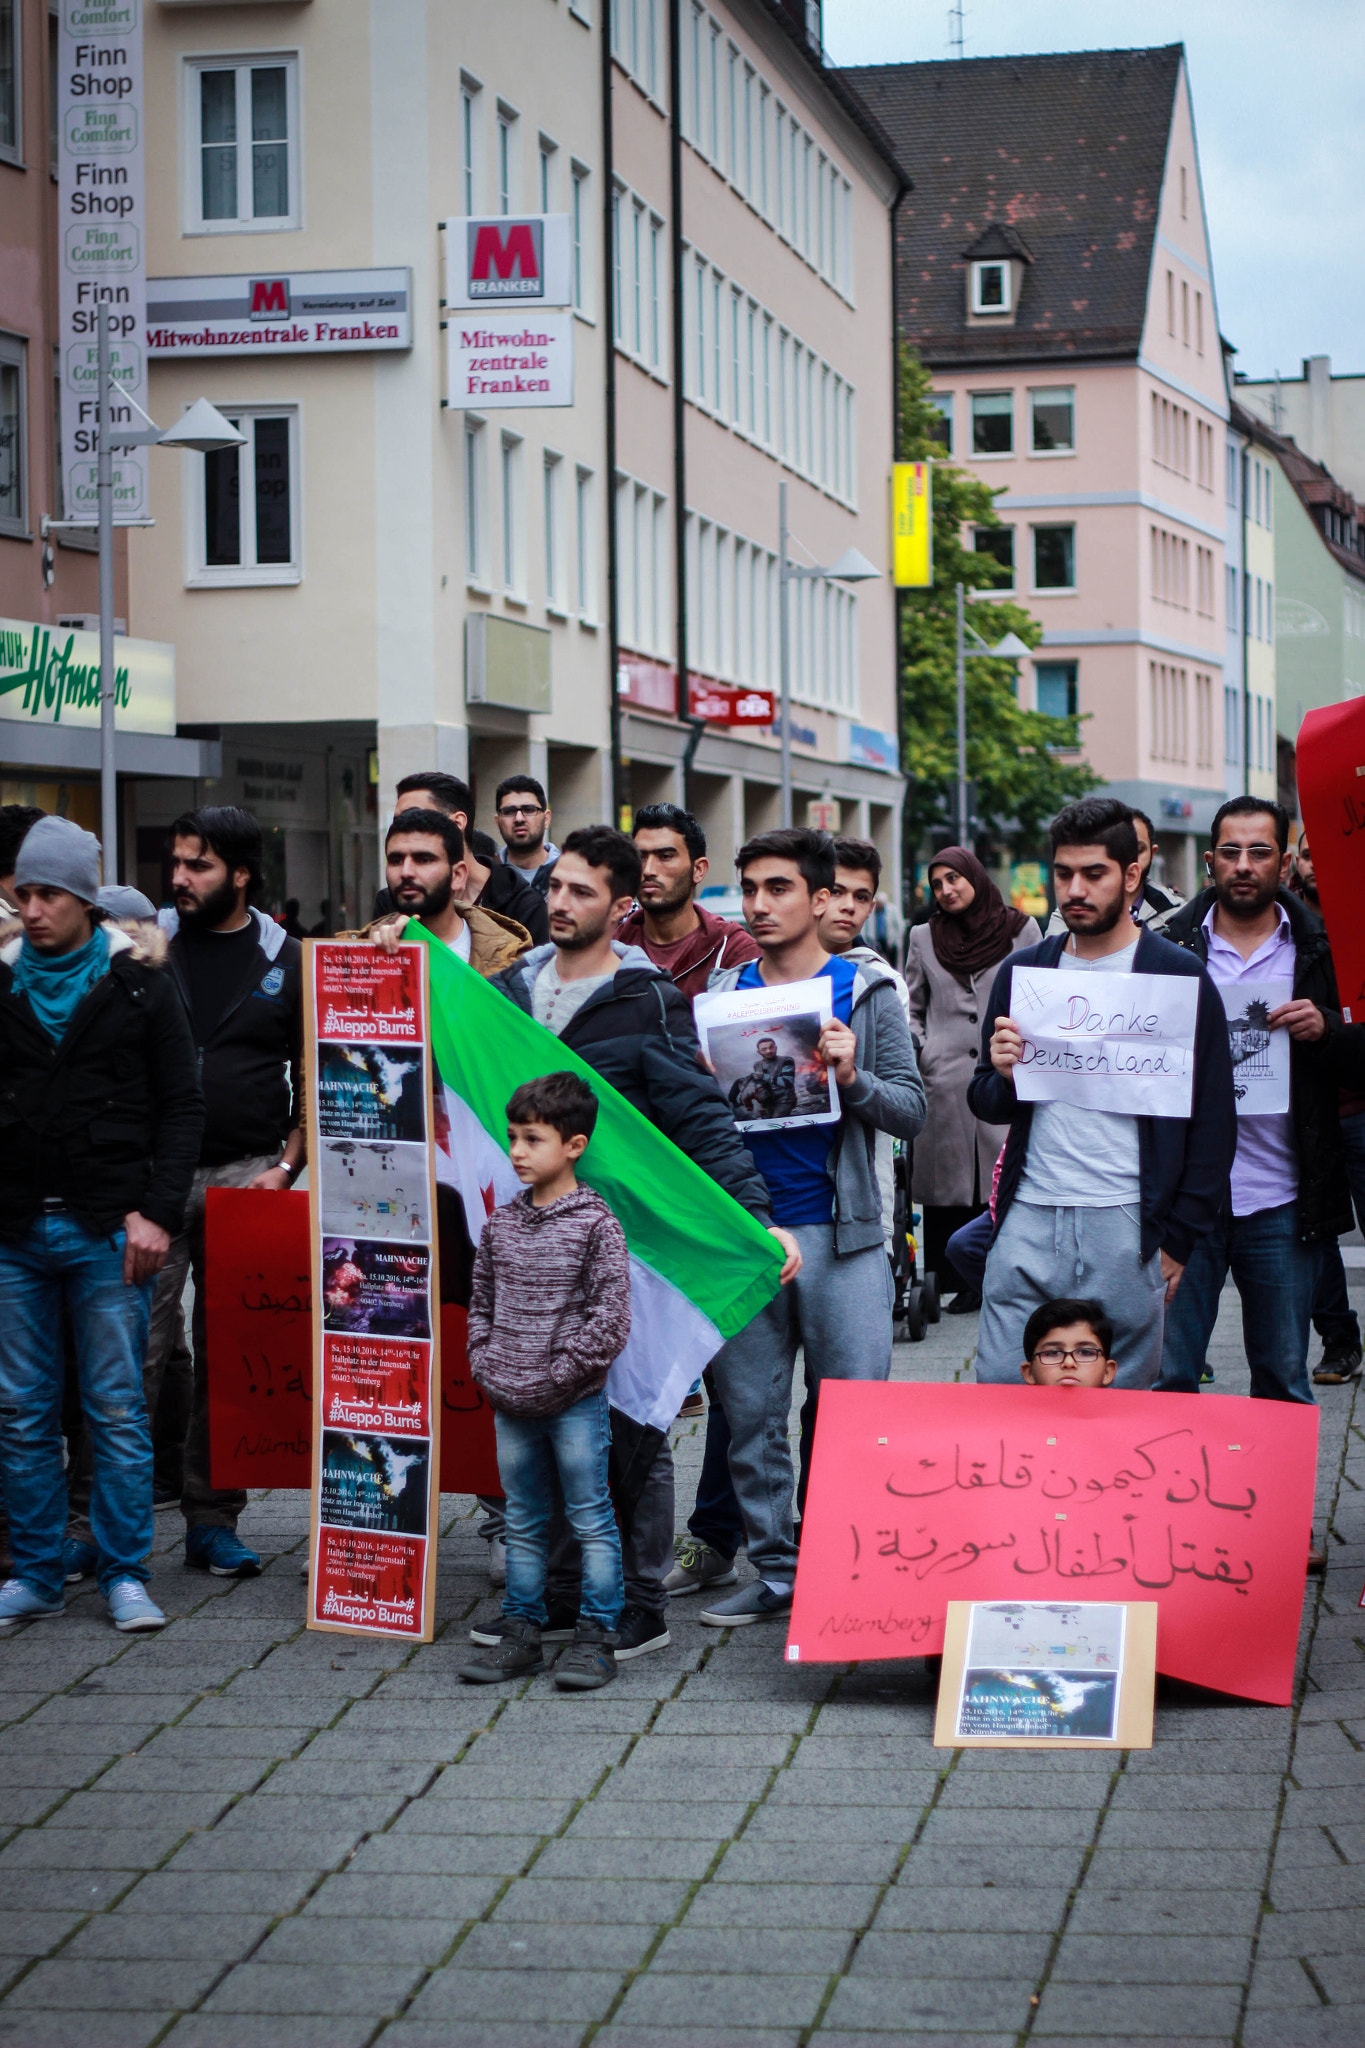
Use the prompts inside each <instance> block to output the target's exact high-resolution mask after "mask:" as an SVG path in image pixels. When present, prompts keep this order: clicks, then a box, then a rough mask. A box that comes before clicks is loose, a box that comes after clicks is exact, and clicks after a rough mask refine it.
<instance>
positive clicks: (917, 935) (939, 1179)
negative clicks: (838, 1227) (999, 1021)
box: [905, 918, 1042, 1209]
mask: <svg viewBox="0 0 1365 2048" xmlns="http://www.w3.org/2000/svg"><path fill="white" fill-rule="evenodd" d="M1041 936H1042V934H1041V933H1040V932H1039V930H1038V926H1037V923H1036V922H1035V920H1034V919H1033V918H1029V919H1028V921H1027V923H1026V924H1025V925H1024V926H1023V927H1022V928H1021V930H1020V932H1019V935H1018V937H1017V938H1016V939H1015V941H1014V945H1013V947H1012V948H1011V950H1012V951H1013V952H1016V953H1017V952H1018V951H1019V950H1020V948H1021V947H1023V946H1036V945H1037V944H1038V941H1039V939H1040V938H1041ZM999 968H1000V962H999V961H997V962H996V963H995V966H993V967H983V968H982V970H981V972H980V973H979V974H976V975H974V976H973V977H972V985H971V987H970V989H967V988H964V987H963V985H962V983H961V982H960V981H959V980H958V978H957V976H956V975H955V974H950V973H949V972H948V970H947V968H946V967H941V966H940V965H939V962H938V957H937V955H936V954H935V952H934V942H933V939H932V938H931V937H930V933H929V926H928V924H927V923H925V924H917V925H915V926H914V927H913V928H912V930H911V933H910V944H909V948H908V951H907V954H906V961H905V978H906V980H907V981H908V982H909V984H910V1029H911V1032H912V1033H913V1035H914V1038H915V1042H916V1044H917V1046H920V1047H921V1048H922V1050H921V1051H920V1055H919V1070H920V1076H921V1079H922V1080H923V1082H924V1087H925V1092H926V1093H927V1095H928V1097H929V1115H928V1118H927V1120H926V1122H925V1126H924V1129H923V1130H922V1131H921V1132H920V1135H919V1136H918V1137H917V1138H916V1140H915V1171H914V1179H913V1183H912V1187H913V1193H914V1197H915V1200H916V1201H917V1202H923V1203H925V1204H926V1205H927V1206H928V1207H930V1208H935V1209H940V1208H944V1209H955V1208H966V1207H968V1206H969V1205H970V1204H971V1203H972V1202H973V1201H974V1200H976V1201H982V1202H985V1201H987V1200H989V1198H990V1192H991V1173H992V1171H993V1170H994V1167H995V1161H996V1157H997V1155H998V1153H999V1151H1000V1147H1001V1146H1002V1145H1003V1144H1004V1142H1005V1138H1006V1136H1007V1135H1008V1131H1009V1126H1008V1124H983V1123H978V1122H977V1120H976V1118H975V1117H974V1116H973V1115H972V1112H971V1110H970V1109H969V1108H968V1107H967V1083H968V1082H969V1081H970V1080H971V1078H972V1074H973V1072H974V1071H975V1068H976V1062H977V1056H978V1054H979V1052H980V1050H981V1023H982V1018H983V1015H984V1012H985V1007H986V1004H987V1002H988V1001H989V999H990V993H991V986H992V984H993V983H994V981H995V977H996V974H997V973H998V972H999ZM973 1165H975V1174H974V1173H973Z"/></svg>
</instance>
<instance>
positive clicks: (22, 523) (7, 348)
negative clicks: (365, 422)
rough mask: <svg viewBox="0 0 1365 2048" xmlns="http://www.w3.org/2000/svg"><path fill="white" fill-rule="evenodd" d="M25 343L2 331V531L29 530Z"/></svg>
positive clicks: (0, 348) (0, 378)
mask: <svg viewBox="0 0 1365 2048" xmlns="http://www.w3.org/2000/svg"><path fill="white" fill-rule="evenodd" d="M26 353H27V350H26V345H25V343H24V342H23V341H22V340H21V339H20V337H19V336H18V335H16V334H0V533H26V532H27V531H28V432H27V424H28V416H27V411H26V407H27V391H26V389H25V386H26V382H27V380H26V378H25V374H24V372H25V356H26Z"/></svg>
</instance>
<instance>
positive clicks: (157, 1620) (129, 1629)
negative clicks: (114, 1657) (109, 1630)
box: [104, 1579, 166, 1636]
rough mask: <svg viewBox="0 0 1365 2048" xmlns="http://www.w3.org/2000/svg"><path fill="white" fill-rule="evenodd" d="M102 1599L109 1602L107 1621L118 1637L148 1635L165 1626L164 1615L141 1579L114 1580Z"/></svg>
mask: <svg viewBox="0 0 1365 2048" xmlns="http://www.w3.org/2000/svg"><path fill="white" fill-rule="evenodd" d="M104 1597H105V1599H106V1600H107V1601H108V1602H109V1619H110V1620H111V1621H112V1622H113V1624H114V1627H115V1628H116V1629H117V1630H118V1631H119V1634H120V1635H125V1636H134V1635H136V1636H141V1635H150V1634H151V1632H152V1630H153V1629H158V1628H165V1626H166V1617H165V1615H164V1614H163V1613H162V1612H161V1609H160V1608H159V1607H158V1606H157V1604H156V1602H155V1600H153V1599H152V1598H151V1596H150V1595H149V1593H148V1591H147V1588H146V1587H145V1586H144V1585H143V1583H142V1581H141V1579H115V1581H114V1583H113V1585H112V1586H111V1587H110V1588H109V1591H108V1592H107V1593H106V1594H105V1596H104Z"/></svg>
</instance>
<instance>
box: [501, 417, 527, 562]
mask: <svg viewBox="0 0 1365 2048" xmlns="http://www.w3.org/2000/svg"><path fill="white" fill-rule="evenodd" d="M499 455H500V470H501V478H500V481H501V485H502V563H501V569H502V587H503V589H504V591H505V592H506V593H507V595H508V596H509V597H514V598H521V597H523V596H524V595H525V564H524V563H523V561H522V551H521V528H522V521H521V437H520V435H519V434H507V433H504V435H503V436H502V440H501V444H500V448H499Z"/></svg>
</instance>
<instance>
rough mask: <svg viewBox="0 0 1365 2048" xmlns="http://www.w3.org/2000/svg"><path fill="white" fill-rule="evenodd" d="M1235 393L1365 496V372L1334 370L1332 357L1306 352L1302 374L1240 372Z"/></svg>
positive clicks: (1267, 422)
mask: <svg viewBox="0 0 1365 2048" xmlns="http://www.w3.org/2000/svg"><path fill="white" fill-rule="evenodd" d="M1236 396H1237V399H1238V401H1239V403H1240V404H1242V405H1244V406H1245V407H1246V409H1247V411H1248V412H1250V413H1254V414H1255V416H1256V418H1257V419H1258V420H1260V421H1262V422H1263V424H1264V425H1266V426H1267V427H1269V428H1270V429H1271V431H1272V433H1275V434H1284V435H1287V436H1288V438H1289V439H1290V440H1291V441H1293V442H1294V444H1295V445H1296V447H1299V448H1301V449H1302V450H1303V452H1304V454H1305V455H1307V456H1308V457H1310V459H1311V460H1312V461H1314V462H1320V463H1321V464H1322V466H1323V468H1324V469H1328V470H1330V471H1331V472H1332V475H1333V476H1334V477H1336V478H1337V480H1338V481H1339V482H1340V483H1342V484H1344V485H1345V487H1346V489H1347V490H1348V491H1352V492H1354V494H1355V495H1356V497H1357V498H1365V376H1362V375H1361V374H1360V373H1359V372H1358V371H1357V372H1354V373H1353V372H1351V371H1347V370H1333V368H1332V358H1331V357H1330V356H1305V357H1304V359H1303V367H1302V369H1301V371H1300V373H1299V375H1298V376H1297V377H1278V376H1277V377H1247V376H1244V375H1243V374H1242V373H1241V372H1240V371H1239V372H1238V373H1237V378H1236Z"/></svg>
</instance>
